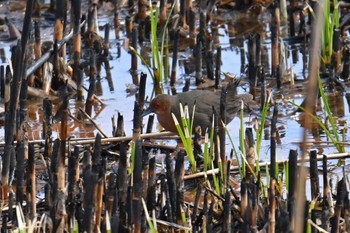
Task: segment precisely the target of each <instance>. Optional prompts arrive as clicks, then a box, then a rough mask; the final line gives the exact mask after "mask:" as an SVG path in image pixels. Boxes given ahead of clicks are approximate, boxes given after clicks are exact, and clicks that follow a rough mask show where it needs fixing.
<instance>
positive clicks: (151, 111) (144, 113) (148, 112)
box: [141, 108, 153, 117]
mask: <svg viewBox="0 0 350 233" xmlns="http://www.w3.org/2000/svg"><path fill="white" fill-rule="evenodd" d="M151 113H153V110H152V109H151V108H147V109H146V110H144V111H143V113H142V115H141V116H142V117H144V116H147V115H148V114H151Z"/></svg>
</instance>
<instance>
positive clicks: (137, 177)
mask: <svg viewBox="0 0 350 233" xmlns="http://www.w3.org/2000/svg"><path fill="white" fill-rule="evenodd" d="M142 157H143V149H142V141H141V140H140V139H138V140H136V142H135V160H134V171H133V181H134V184H133V188H132V206H133V209H132V211H133V214H132V216H133V217H134V218H133V224H134V229H135V232H141V213H142V206H141V198H142V193H143V181H142V161H143V158H142Z"/></svg>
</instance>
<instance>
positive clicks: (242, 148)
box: [239, 101, 246, 178]
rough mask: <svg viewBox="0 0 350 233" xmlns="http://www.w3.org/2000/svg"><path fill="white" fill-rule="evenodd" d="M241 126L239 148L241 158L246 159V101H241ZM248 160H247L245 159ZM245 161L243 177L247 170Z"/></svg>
mask: <svg viewBox="0 0 350 233" xmlns="http://www.w3.org/2000/svg"><path fill="white" fill-rule="evenodd" d="M239 119H240V128H239V149H240V151H241V158H242V159H243V160H244V159H245V153H246V151H245V141H244V103H243V101H241V111H240V117H239ZM245 162H246V161H245ZM244 164H245V163H243V164H242V165H243V166H242V174H243V176H242V178H243V177H245V174H246V170H245V165H244Z"/></svg>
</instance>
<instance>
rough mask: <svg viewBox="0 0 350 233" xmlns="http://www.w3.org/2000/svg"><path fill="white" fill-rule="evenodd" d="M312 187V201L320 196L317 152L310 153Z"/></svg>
mask: <svg viewBox="0 0 350 233" xmlns="http://www.w3.org/2000/svg"><path fill="white" fill-rule="evenodd" d="M309 155H310V187H311V199H312V200H313V199H316V198H318V196H319V195H320V185H319V178H318V167H317V152H316V150H312V151H310V154H309Z"/></svg>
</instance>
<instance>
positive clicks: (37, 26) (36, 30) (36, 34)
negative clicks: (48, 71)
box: [34, 21, 43, 79]
mask: <svg viewBox="0 0 350 233" xmlns="http://www.w3.org/2000/svg"><path fill="white" fill-rule="evenodd" d="M40 25H41V23H40V21H35V22H34V39H35V44H34V54H35V60H38V59H39V58H41V35H40ZM42 72H43V70H42V68H40V69H38V70H37V72H36V75H37V76H38V77H39V79H42Z"/></svg>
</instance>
